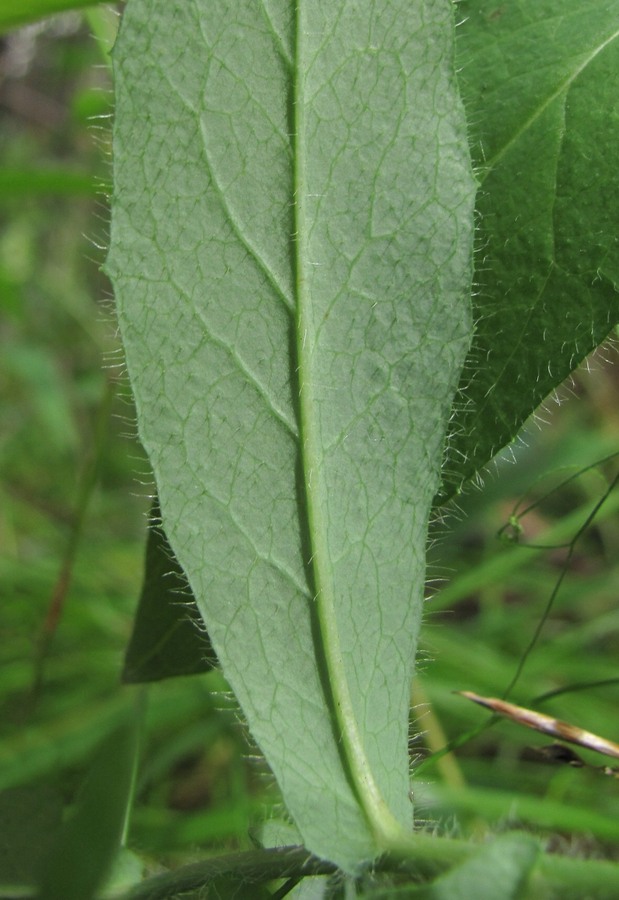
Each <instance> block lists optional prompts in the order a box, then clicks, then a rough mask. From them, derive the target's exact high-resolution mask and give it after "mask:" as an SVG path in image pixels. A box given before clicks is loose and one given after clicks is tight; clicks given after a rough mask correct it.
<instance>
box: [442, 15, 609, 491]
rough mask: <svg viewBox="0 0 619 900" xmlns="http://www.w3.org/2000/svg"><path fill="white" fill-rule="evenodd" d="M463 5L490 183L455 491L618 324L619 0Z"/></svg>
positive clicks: (451, 487)
mask: <svg viewBox="0 0 619 900" xmlns="http://www.w3.org/2000/svg"><path fill="white" fill-rule="evenodd" d="M458 14H459V15H460V16H461V17H462V19H463V23H462V25H461V26H460V27H459V29H458V43H457V48H458V57H459V65H460V69H461V80H462V88H463V94H464V98H465V101H466V107H467V112H468V118H469V121H470V123H471V139H472V148H473V152H474V154H475V156H476V165H477V168H478V172H479V176H480V180H481V189H480V191H479V195H478V212H479V232H478V236H477V248H478V250H477V273H476V281H477V287H476V297H475V314H476V319H477V334H476V337H475V340H474V343H473V347H472V350H471V352H470V354H469V357H468V360H467V363H466V366H465V369H464V374H463V378H462V382H461V398H460V403H459V406H458V407H457V408H456V411H455V419H454V422H453V433H452V437H451V441H450V446H449V452H448V456H447V461H446V465H445V471H444V484H443V490H444V493H445V494H447V495H449V494H451V493H453V492H454V491H455V490H458V489H459V488H460V486H461V484H462V483H463V482H464V481H466V480H467V479H469V478H471V477H473V476H474V475H475V473H477V472H479V470H480V469H481V468H483V466H485V465H486V463H487V462H488V460H490V459H491V458H492V456H493V455H494V454H495V453H496V452H497V451H498V450H499V449H500V448H501V447H503V446H504V445H505V444H507V443H508V442H509V441H510V440H512V438H513V437H514V436H515V435H516V434H517V432H518V430H519V429H520V427H521V426H522V424H523V423H524V421H525V420H526V419H527V417H528V416H529V415H531V413H533V412H534V410H535V409H536V407H537V406H538V405H539V404H540V403H541V402H542V401H543V400H544V399H545V398H546V397H547V396H548V394H549V393H550V392H551V391H552V390H553V389H554V388H556V387H557V386H558V385H560V384H561V382H562V381H564V380H565V378H566V377H567V376H568V375H569V374H570V372H572V371H573V370H574V368H575V367H576V366H577V365H578V364H579V362H580V361H581V360H582V359H583V358H584V357H585V356H586V355H587V354H588V353H590V352H591V350H593V349H594V348H595V347H597V346H598V344H600V343H601V342H602V341H603V340H604V338H605V337H606V336H607V335H608V333H609V332H610V330H611V328H612V327H613V325H614V324H615V323H617V322H618V321H619V293H618V286H619V237H618V234H617V222H618V221H619V182H618V178H617V170H618V166H619V149H618V148H619V106H618V105H617V97H618V96H619V2H618V0H588V2H587V3H583V2H582V0H518V2H516V0H510V2H507V3H498V2H496V0H462V2H461V3H459V4H458Z"/></svg>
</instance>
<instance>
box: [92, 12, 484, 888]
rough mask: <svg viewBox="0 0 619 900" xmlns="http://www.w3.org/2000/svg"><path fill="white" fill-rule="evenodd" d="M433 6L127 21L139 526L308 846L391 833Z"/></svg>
mask: <svg viewBox="0 0 619 900" xmlns="http://www.w3.org/2000/svg"><path fill="white" fill-rule="evenodd" d="M451 13H452V10H451V3H450V2H448V0H444V2H443V0H441V2H436V0H432V2H416V3H412V4H411V3H410V2H409V0H399V2H396V3H394V2H389V3H387V2H385V0H381V2H370V0H365V2H361V3H352V2H351V3H344V4H332V3H327V2H326V0H306V2H303V3H301V4H297V3H296V2H292V0H285V2H284V0H269V2H264V3H263V4H256V3H254V2H249V0H248V2H244V3H241V4H234V5H232V6H231V4H229V3H227V2H221V0H220V2H215V0H208V2H206V0H204V2H201V3H198V2H195V3H192V4H186V3H182V4H181V3H170V4H160V5H159V6H157V7H156V8H153V5H152V4H150V3H147V2H144V0H132V2H131V3H129V5H128V7H127V10H126V12H125V16H124V20H123V23H122V27H121V37H120V40H119V44H118V46H117V48H116V50H115V75H116V85H117V118H116V127H115V139H114V152H115V183H116V187H115V202H114V206H113V217H112V239H111V253H110V257H109V260H108V271H109V272H110V274H111V276H112V278H113V281H114V285H115V290H116V296H117V302H118V313H119V320H120V324H121V329H122V332H123V338H124V342H125V347H126V355H127V364H128V369H129V374H130V378H131V381H132V385H133V390H134V394H135V399H136V406H137V410H138V421H139V425H140V435H141V438H142V440H143V443H144V445H145V448H146V450H147V452H148V453H149V456H150V459H151V462H152V465H153V470H154V473H155V476H156V480H157V485H158V490H159V496H160V501H161V509H162V515H163V522H164V525H165V528H166V533H167V535H168V537H169V540H170V543H171V546H172V547H173V548H174V551H175V553H176V555H177V557H178V559H179V561H180V563H181V565H182V568H183V570H184V571H185V573H186V575H187V578H188V581H189V584H190V586H191V589H192V591H193V593H194V595H195V597H196V600H197V604H198V607H199V609H200V612H201V614H202V616H203V618H204V620H205V622H206V624H207V627H208V632H209V635H210V638H211V640H212V643H213V647H214V649H215V652H216V653H217V657H218V658H219V660H220V661H221V663H222V666H223V669H224V673H225V674H226V676H227V678H228V680H229V682H230V684H231V686H232V688H233V689H234V691H235V694H236V696H237V698H238V700H239V702H240V704H241V706H242V708H243V710H244V712H245V714H246V716H247V719H248V723H249V726H250V728H251V730H252V733H253V735H254V737H255V738H256V740H257V741H258V743H259V744H260V746H261V748H262V750H263V751H264V753H265V755H266V758H267V760H268V762H269V764H270V765H271V768H272V769H273V772H274V774H275V775H276V777H277V779H278V782H279V784H280V787H281V789H282V791H283V795H284V799H285V801H286V803H287V806H288V808H289V810H290V812H291V813H292V815H293V818H294V819H295V821H296V823H297V826H298V827H299V829H300V831H301V833H302V836H303V838H304V841H305V843H306V845H307V846H308V848H309V849H311V850H312V851H313V852H315V853H317V854H318V855H320V856H323V857H327V858H329V859H332V860H333V861H335V862H337V863H338V864H339V865H340V866H341V867H343V868H344V869H346V870H348V871H351V870H354V869H355V868H356V867H357V866H358V865H359V864H360V863H361V862H363V861H365V860H369V859H371V858H373V857H374V856H375V855H376V854H377V853H378V852H380V851H381V850H382V849H385V847H387V846H389V845H390V841H393V840H396V839H397V837H398V835H400V834H401V833H402V832H405V831H407V830H409V829H410V827H411V825H412V809H411V806H410V801H409V797H408V753H407V742H408V741H407V739H408V710H409V687H410V678H411V675H412V669H413V663H414V656H415V647H416V639H417V631H418V626H419V620H420V615H421V605H422V591H423V582H424V557H425V541H426V530H427V520H428V514H429V510H430V506H431V502H432V497H433V495H434V493H435V491H436V489H437V487H438V479H439V469H440V461H441V456H442V444H443V439H444V433H445V428H446V422H447V419H448V416H449V411H450V407H451V403H452V399H453V393H454V391H455V388H456V386H457V381H458V378H459V375H460V370H461V366H462V362H463V359H464V357H465V355H466V352H467V349H468V346H469V343H470V337H471V330H472V326H471V316H470V301H469V296H468V295H469V292H470V277H471V273H470V257H471V247H472V222H473V200H474V181H473V178H472V175H471V169H470V161H469V158H468V147H467V138H466V133H465V128H464V117H463V112H462V109H461V107H460V103H459V100H458V96H457V92H456V90H455V85H454V82H453V70H452V59H451V56H452V48H451V45H452V40H453V33H452V32H453V23H452V20H451Z"/></svg>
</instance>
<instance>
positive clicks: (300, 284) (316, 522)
mask: <svg viewBox="0 0 619 900" xmlns="http://www.w3.org/2000/svg"><path fill="white" fill-rule="evenodd" d="M305 24H306V23H305V21H304V5H303V3H300V4H298V5H297V7H296V13H295V58H294V61H293V67H292V78H293V107H294V128H293V135H292V147H293V154H292V158H293V215H294V223H295V228H294V254H293V258H294V266H295V271H294V274H293V279H294V286H295V294H296V298H295V299H296V352H297V373H298V388H299V448H300V456H301V468H302V473H303V482H304V488H305V500H306V513H307V525H308V534H309V541H310V560H309V565H310V567H311V575H312V588H313V591H314V603H315V604H316V614H317V622H318V631H319V639H320V642H321V645H322V646H321V649H322V652H323V654H324V661H325V666H326V674H327V681H328V688H329V691H330V694H331V695H330V696H327V697H325V699H326V702H327V703H328V704H330V705H331V706H332V713H333V718H334V721H335V723H336V725H337V728H338V729H339V732H340V733H339V734H336V735H335V737H336V741H337V742H338V743H339V744H340V745H341V748H342V759H343V762H344V765H345V768H346V769H347V772H346V774H347V777H348V778H349V780H350V782H351V785H352V788H353V790H354V793H355V795H356V797H357V800H358V802H359V804H360V807H361V809H362V811H363V813H364V815H365V818H366V820H367V822H368V825H369V827H370V829H371V831H372V833H373V835H374V838H375V840H376V841H377V843H378V845H379V846H381V847H383V848H385V849H386V848H388V847H390V846H394V845H397V844H398V843H401V842H402V840H403V839H404V840H405V839H406V836H405V835H404V833H403V828H402V826H401V825H400V824H399V822H398V821H397V820H396V818H395V817H394V816H393V814H392V812H391V810H390V809H389V807H388V805H387V803H386V801H385V799H384V797H383V796H382V793H381V791H380V789H379V787H378V785H377V783H376V781H375V778H374V775H373V772H372V768H371V765H370V762H369V760H368V757H367V755H366V752H365V747H364V742H363V739H362V735H361V732H360V730H359V726H358V723H357V717H356V715H355V710H354V705H353V702H352V697H351V693H350V688H349V684H348V679H347V677H346V669H345V665H344V660H343V655H342V650H341V643H340V635H339V628H338V622H337V615H336V606H335V603H336V597H335V590H334V584H333V580H332V577H331V574H330V572H329V548H328V543H327V527H326V526H327V522H326V520H325V517H324V515H323V510H324V509H325V503H324V494H325V490H326V486H325V484H324V482H323V479H322V475H321V472H320V471H319V468H318V463H319V460H320V458H321V452H320V447H321V440H320V435H319V432H318V425H317V422H318V415H317V405H316V400H315V397H314V391H313V383H312V356H313V353H314V350H315V347H316V334H315V333H314V331H313V326H312V314H311V303H312V298H311V293H310V291H311V287H310V285H311V282H310V279H309V274H310V272H311V268H312V267H311V262H310V261H309V258H308V248H307V240H306V238H307V235H308V233H309V228H308V216H307V210H306V204H305V200H306V196H307V194H306V190H307V188H306V177H305V175H306V168H307V158H306V155H305V150H306V140H305V127H306V121H305V78H304V73H305V72H307V71H308V60H306V57H305V51H306V48H305V43H304V36H305V34H306V33H307V32H308V29H307V28H306V27H305Z"/></svg>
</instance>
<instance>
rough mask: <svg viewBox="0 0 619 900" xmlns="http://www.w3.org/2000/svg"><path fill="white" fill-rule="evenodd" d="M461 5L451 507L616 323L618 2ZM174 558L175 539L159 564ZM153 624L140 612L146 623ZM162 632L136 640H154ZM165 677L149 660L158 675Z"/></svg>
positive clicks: (188, 655)
mask: <svg viewBox="0 0 619 900" xmlns="http://www.w3.org/2000/svg"><path fill="white" fill-rule="evenodd" d="M458 10H459V13H458V14H459V15H460V16H461V18H462V19H463V21H462V24H461V25H460V26H459V27H458V29H457V32H456V35H457V40H456V48H457V51H458V70H459V72H460V81H461V85H462V87H463V89H464V96H465V101H466V107H467V111H468V114H469V120H470V131H471V145H472V149H473V152H474V154H475V162H476V165H477V167H478V171H479V173H480V179H482V180H483V188H482V190H481V191H480V192H479V194H478V201H477V207H478V235H477V246H478V251H477V257H476V259H477V272H476V283H477V287H476V289H475V295H474V298H473V299H474V310H475V319H476V321H477V329H476V336H475V341H474V344H473V347H472V349H471V351H470V353H469V355H468V358H467V361H466V364H465V367H464V371H463V376H462V380H461V385H460V396H459V398H458V400H457V401H456V405H455V408H454V412H453V419H452V423H451V425H450V440H449V444H448V451H447V456H446V463H445V465H444V468H443V473H442V475H443V483H442V486H441V490H440V492H439V494H438V496H437V498H436V502H437V503H438V504H439V505H440V504H443V503H444V502H445V501H446V499H448V498H449V497H450V496H451V495H452V494H454V493H455V492H457V491H459V490H460V489H461V487H462V485H463V484H464V483H465V482H466V481H467V479H470V478H471V477H473V476H474V475H475V474H476V473H478V472H479V471H480V470H481V469H483V467H484V466H485V465H486V464H487V463H488V461H489V460H490V459H491V458H492V456H493V455H494V454H495V453H496V452H497V451H498V450H499V449H500V448H501V447H503V446H504V445H505V444H506V443H508V442H509V441H510V440H512V439H513V438H514V437H515V435H516V434H517V433H518V431H519V429H520V428H521V426H522V424H523V423H524V422H525V420H526V419H527V417H528V416H529V415H531V413H533V412H534V410H535V409H536V407H537V406H538V404H539V403H540V402H542V401H543V400H544V398H545V397H546V396H547V395H548V394H549V393H550V392H551V391H552V390H553V389H554V388H556V387H557V386H558V385H560V384H561V382H562V381H563V380H564V379H565V377H566V376H567V375H568V374H569V373H570V372H571V371H572V370H573V369H574V368H575V367H576V366H577V365H578V364H579V362H580V361H581V360H582V359H583V357H584V356H586V355H587V354H588V353H589V352H590V351H591V350H592V349H594V348H595V347H596V346H597V345H598V344H600V343H601V342H602V341H603V340H604V338H605V337H606V335H607V334H608V333H609V330H610V329H611V327H612V325H613V324H614V323H615V322H617V321H619V295H618V294H617V292H616V289H615V285H617V284H618V283H619V272H618V270H619V264H618V259H617V236H616V222H617V208H618V205H619V203H618V195H617V188H616V170H617V163H616V156H617V147H619V120H618V113H617V104H616V102H615V98H616V97H617V96H618V95H619V60H618V59H617V53H618V50H617V40H616V37H614V35H615V34H616V31H617V28H618V27H619V3H618V2H617V0H613V2H607V0H604V2H600V0H596V2H591V3H588V4H587V5H586V7H585V6H583V4H582V3H580V2H579V0H570V2H564V0H561V2H558V0H552V2H543V3H542V2H540V0H521V2H519V3H509V4H503V5H500V6H499V5H497V4H496V2H494V0H479V2H476V3H472V2H469V0H461V2H460V4H459V7H458ZM549 63H550V65H549ZM170 552H171V551H170ZM167 560H168V551H167V549H166V550H164V551H163V553H162V560H161V563H160V564H161V565H164V566H165V565H166V564H167ZM153 565H155V564H154V563H153ZM165 589H166V584H162V583H160V584H159V587H158V589H157V591H154V589H153V600H154V603H160V604H161V605H164V604H165V605H166V608H167V609H168V610H169V616H168V617H169V618H170V620H171V632H170V633H171V634H175V633H176V632H175V618H178V617H181V619H182V621H183V623H186V619H187V612H186V609H185V608H183V609H181V608H179V606H178V595H177V593H176V592H175V591H174V592H168V594H167V600H166V595H165V593H162V591H165ZM147 602H148V601H147V598H146V597H143V600H142V603H143V604H147ZM187 602H188V603H189V600H188V599H187ZM149 609H150V607H149ZM150 615H157V613H156V610H155V609H153V610H152V613H151V612H147V615H146V618H148V616H150ZM142 618H144V617H142ZM143 627H145V626H142V625H141V622H140V621H138V622H137V623H136V634H137V633H139V632H141V630H142V628H143ZM180 627H183V625H181V626H180ZM150 636H151V635H150V634H147V633H145V634H144V635H143V637H142V639H141V640H138V642H137V646H138V647H144V648H147V647H148V645H149V639H150ZM187 640H188V644H187V647H185V648H183V647H180V646H178V645H175V644H174V643H173V642H172V641H170V642H162V643H161V657H162V658H165V666H163V665H162V667H161V668H160V669H159V675H158V677H160V678H162V677H166V676H167V675H168V674H188V673H190V672H193V671H195V668H194V660H196V659H197V660H198V662H199V660H200V659H201V658H202V654H203V638H202V636H201V635H199V634H198V632H197V631H196V632H194V635H193V637H192V636H191V635H189V634H187ZM143 660H144V656H143V655H138V654H137V653H135V652H134V645H133V644H132V646H131V647H130V648H129V651H128V667H129V668H130V669H131V671H132V672H133V673H134V677H135V679H136V680H139V679H140V678H141V677H142V674H141V673H144V674H143V677H147V676H146V670H142V668H141V663H142V662H143ZM206 666H207V663H206V662H205V667H206ZM156 673H157V667H156V666H151V668H150V669H149V670H148V678H149V679H150V678H151V677H157V675H156Z"/></svg>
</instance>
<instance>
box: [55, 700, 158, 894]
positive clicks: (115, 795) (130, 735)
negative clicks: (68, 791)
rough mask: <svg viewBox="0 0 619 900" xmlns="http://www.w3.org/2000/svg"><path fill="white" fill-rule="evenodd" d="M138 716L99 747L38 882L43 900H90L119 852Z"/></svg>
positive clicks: (128, 720)
mask: <svg viewBox="0 0 619 900" xmlns="http://www.w3.org/2000/svg"><path fill="white" fill-rule="evenodd" d="M140 718H141V717H140V716H139V715H135V714H134V715H131V716H127V720H126V721H125V722H124V723H123V725H121V726H120V728H118V729H117V730H116V731H115V732H113V733H112V734H111V735H110V736H109V737H108V738H107V739H106V740H105V741H104V743H103V744H102V745H101V746H100V747H99V750H98V752H97V754H96V758H95V760H94V762H93V764H92V768H91V770H90V772H89V775H88V778H87V780H86V782H85V783H84V785H83V788H82V791H81V794H80V796H79V797H78V801H77V806H76V809H75V811H74V813H73V815H72V816H71V818H70V819H69V820H68V821H67V822H66V824H65V825H64V826H63V828H62V829H60V831H59V832H58V835H57V838H56V840H55V842H54V845H53V847H52V849H51V852H50V853H49V856H48V857H47V859H46V861H45V863H44V865H43V872H42V877H41V882H40V888H39V894H38V897H39V898H40V900H91V898H92V897H94V896H95V894H96V892H97V889H98V888H99V887H100V886H101V884H102V883H103V881H104V879H105V877H106V875H107V874H108V871H109V869H110V867H111V865H112V862H113V860H114V857H115V856H116V854H117V852H118V850H119V848H120V840H121V836H122V832H123V826H124V823H125V817H126V814H127V807H128V803H129V799H130V795H131V784H132V778H133V771H134V766H135V760H136V753H137V740H138V730H139V723H140Z"/></svg>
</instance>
